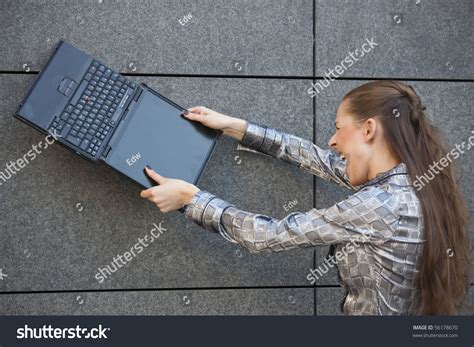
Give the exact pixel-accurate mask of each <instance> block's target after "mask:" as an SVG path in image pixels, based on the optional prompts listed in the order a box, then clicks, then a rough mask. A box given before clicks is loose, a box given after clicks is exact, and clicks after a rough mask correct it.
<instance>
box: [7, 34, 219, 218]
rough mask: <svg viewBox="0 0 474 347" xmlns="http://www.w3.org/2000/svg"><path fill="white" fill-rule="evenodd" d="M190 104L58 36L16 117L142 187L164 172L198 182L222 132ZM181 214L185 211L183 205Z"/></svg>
mask: <svg viewBox="0 0 474 347" xmlns="http://www.w3.org/2000/svg"><path fill="white" fill-rule="evenodd" d="M184 110H185V108H183V107H181V106H179V105H177V104H176V103H174V102H173V101H171V100H169V99H168V98H166V97H165V96H163V95H161V94H160V93H158V92H157V91H155V90H153V89H151V88H150V87H148V86H147V85H146V84H143V83H142V84H136V83H134V82H133V81H131V80H129V79H128V78H126V77H125V76H122V75H120V74H119V73H117V72H115V71H113V70H112V69H110V68H109V67H107V66H106V65H105V64H103V63H102V62H100V61H98V60H96V59H94V58H92V57H90V56H89V55H87V54H86V53H84V52H83V51H81V50H80V49H78V48H76V47H74V46H72V45H71V44H69V43H67V42H65V41H59V43H58V44H57V45H56V47H55V49H54V51H53V53H52V54H51V56H50V58H49V60H48V62H47V63H46V65H45V67H44V68H43V69H42V70H41V72H40V73H39V74H38V76H37V78H36V80H35V82H34V83H33V85H32V86H31V88H30V90H29V91H28V92H27V94H26V96H25V98H24V100H23V101H22V103H21V104H20V106H19V108H18V110H17V112H16V115H15V116H16V117H17V118H18V119H20V120H21V121H24V122H26V123H27V124H29V125H30V126H32V127H34V128H36V129H37V130H39V131H40V132H42V133H44V134H46V133H52V134H56V135H57V136H58V138H57V141H58V142H59V143H61V144H62V145H63V146H65V147H66V148H68V149H70V150H72V151H73V152H74V153H76V154H78V155H79V156H81V157H83V158H85V159H87V160H90V161H92V162H96V163H97V162H102V163H105V164H106V165H108V166H110V167H111V168H113V169H115V170H117V171H119V172H121V173H122V174H124V175H125V176H127V177H129V178H130V179H132V180H133V181H135V182H137V183H138V184H140V185H141V186H142V187H144V188H150V187H152V186H153V185H156V183H155V182H153V181H152V180H151V179H150V178H149V177H148V176H147V175H146V173H145V171H144V167H145V166H146V165H150V166H151V167H152V168H154V169H155V170H157V171H158V172H159V173H160V174H161V175H163V176H164V177H170V178H177V179H181V180H184V181H187V182H190V183H193V184H196V183H197V182H198V180H199V178H200V176H201V174H202V172H203V171H204V169H205V167H206V164H207V162H208V161H209V158H210V156H211V154H212V152H213V150H214V148H215V145H216V143H217V140H218V138H219V136H220V134H221V133H220V132H219V131H217V130H214V129H210V128H207V127H205V126H203V125H202V124H200V123H198V122H193V121H190V120H188V119H186V118H184V117H183V116H181V113H182V111H184ZM180 211H181V212H183V209H180Z"/></svg>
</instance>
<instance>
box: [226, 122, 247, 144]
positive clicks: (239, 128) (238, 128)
mask: <svg viewBox="0 0 474 347" xmlns="http://www.w3.org/2000/svg"><path fill="white" fill-rule="evenodd" d="M246 128H247V121H246V120H244V119H239V118H232V119H231V120H230V123H229V126H228V127H226V128H225V129H224V130H223V133H224V135H227V136H230V137H233V138H234V139H236V140H238V141H241V140H242V138H243V137H244V135H245V129H246Z"/></svg>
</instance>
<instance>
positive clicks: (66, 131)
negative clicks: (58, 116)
mask: <svg viewBox="0 0 474 347" xmlns="http://www.w3.org/2000/svg"><path fill="white" fill-rule="evenodd" d="M70 130H71V126H70V125H69V124H65V125H64V127H63V128H62V130H61V133H60V134H59V136H60V137H62V138H64V137H66V136H67V134H69V131H70Z"/></svg>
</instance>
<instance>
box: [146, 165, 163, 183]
mask: <svg viewBox="0 0 474 347" xmlns="http://www.w3.org/2000/svg"><path fill="white" fill-rule="evenodd" d="M145 170H146V173H147V175H148V176H150V177H151V179H152V180H153V181H155V182H156V183H158V184H163V183H165V182H166V178H165V177H163V176H161V175H159V174H158V173H157V172H155V171H153V169H152V168H151V167H150V166H149V165H147V166H146V167H145Z"/></svg>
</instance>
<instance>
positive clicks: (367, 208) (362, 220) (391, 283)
mask: <svg viewBox="0 0 474 347" xmlns="http://www.w3.org/2000/svg"><path fill="white" fill-rule="evenodd" d="M240 143H241V144H242V145H243V146H246V147H249V148H251V149H255V150H257V151H260V152H262V153H265V154H268V155H271V156H273V157H275V158H278V159H281V160H284V161H286V162H288V163H290V164H293V165H296V166H298V167H300V168H303V169H306V170H308V171H309V172H311V173H312V174H314V175H317V176H319V177H321V178H323V179H325V180H329V181H333V182H335V183H336V184H338V185H340V186H345V187H347V188H349V189H351V190H352V191H354V194H353V195H350V196H348V197H347V198H346V199H344V200H343V201H340V202H338V203H336V204H335V205H333V206H330V207H328V208H325V209H315V208H313V209H311V210H310V211H308V212H305V213H302V212H293V213H290V214H289V215H287V216H286V217H285V218H283V219H281V220H277V219H275V218H272V217H269V216H265V215H262V214H257V213H250V212H246V211H242V210H240V209H238V208H237V207H235V206H234V205H232V204H231V203H229V202H227V201H225V200H222V199H220V198H218V197H216V196H215V195H213V194H212V193H210V192H207V191H203V190H201V191H199V192H198V193H197V194H196V195H195V196H194V197H193V199H192V201H191V202H190V203H189V204H187V205H186V206H185V216H186V217H187V218H189V219H191V220H193V221H194V222H196V223H197V224H198V225H200V226H202V227H203V228H205V229H207V230H209V231H213V232H216V233H219V234H220V235H222V236H223V237H224V238H225V239H226V240H228V241H230V242H233V243H237V244H239V245H241V246H243V247H245V248H247V249H248V250H249V251H250V252H252V253H256V252H262V251H267V252H279V251H284V250H288V249H293V248H297V247H312V246H318V245H335V247H336V248H335V255H336V256H337V267H338V270H339V274H340V280H341V283H342V285H343V286H344V287H345V288H346V291H347V294H346V296H345V298H344V301H343V312H344V313H345V314H348V315H407V314H413V313H414V309H415V307H416V304H417V292H416V289H415V286H414V284H415V282H414V281H415V275H416V273H417V271H418V270H419V264H420V259H421V255H422V251H423V243H424V240H423V238H422V230H423V218H422V211H421V206H420V204H419V201H418V198H417V197H416V194H415V191H414V189H413V187H412V185H411V181H410V178H409V176H408V175H406V174H405V173H406V166H405V164H403V163H401V164H399V165H397V166H396V167H394V168H393V169H391V170H389V171H387V172H385V173H383V174H381V175H378V176H377V177H376V178H374V179H372V180H370V181H369V182H367V183H365V184H364V185H362V186H357V187H355V186H353V185H351V184H350V182H349V180H348V177H347V174H346V172H345V168H346V163H345V161H344V160H342V159H340V158H339V156H338V155H337V153H336V152H335V151H333V150H324V149H321V148H319V147H318V146H316V145H315V144H313V143H312V142H310V141H307V140H304V139H301V138H299V137H296V136H294V135H290V134H286V133H284V132H282V131H280V130H278V129H272V128H269V127H266V126H264V125H260V124H257V123H254V122H247V127H246V132H245V135H244V137H243V138H242V140H241V142H240ZM326 269H327V268H326Z"/></svg>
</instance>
